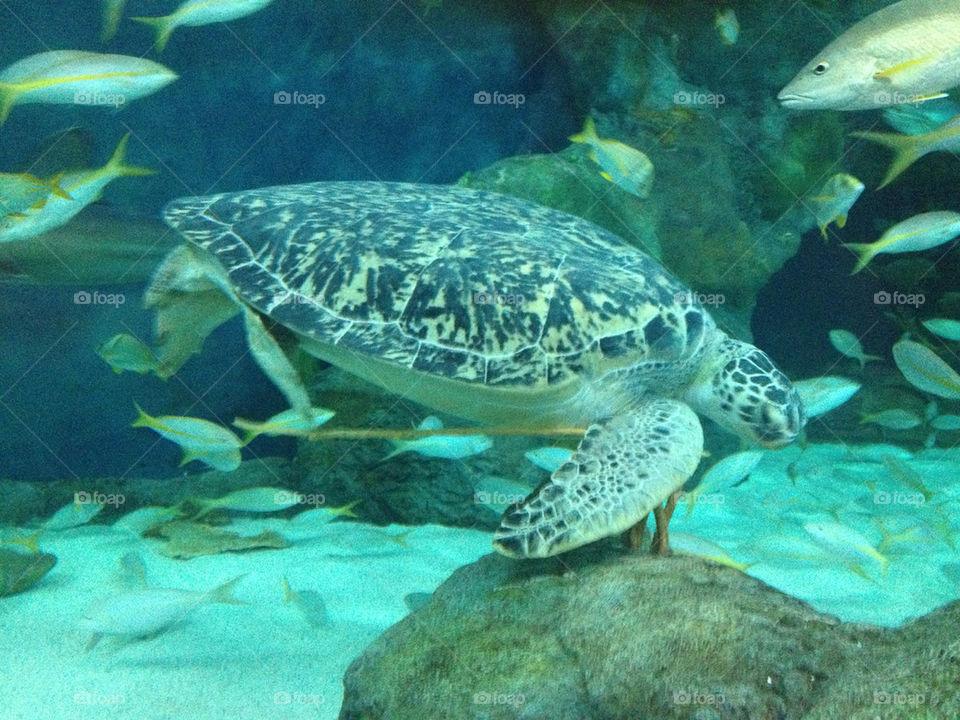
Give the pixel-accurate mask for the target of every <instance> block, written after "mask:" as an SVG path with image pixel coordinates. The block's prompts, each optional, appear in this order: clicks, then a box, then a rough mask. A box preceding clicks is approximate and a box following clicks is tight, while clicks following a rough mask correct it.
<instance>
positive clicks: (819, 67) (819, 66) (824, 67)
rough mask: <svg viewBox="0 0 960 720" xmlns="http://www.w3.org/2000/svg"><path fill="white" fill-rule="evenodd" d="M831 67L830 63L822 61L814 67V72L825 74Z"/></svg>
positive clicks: (815, 73)
mask: <svg viewBox="0 0 960 720" xmlns="http://www.w3.org/2000/svg"><path fill="white" fill-rule="evenodd" d="M829 69H830V63H828V62H820V63H817V66H816V67H815V68H814V69H813V74H814V75H823V74H824V73H825V72H826V71H827V70H829Z"/></svg>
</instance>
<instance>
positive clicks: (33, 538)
mask: <svg viewBox="0 0 960 720" xmlns="http://www.w3.org/2000/svg"><path fill="white" fill-rule="evenodd" d="M42 532H43V530H42V529H41V530H37V531H36V532H35V533H34V534H33V535H30V536H29V537H25V538H23V547H25V548H26V549H27V550H29V551H30V552H32V553H38V552H40V533H42Z"/></svg>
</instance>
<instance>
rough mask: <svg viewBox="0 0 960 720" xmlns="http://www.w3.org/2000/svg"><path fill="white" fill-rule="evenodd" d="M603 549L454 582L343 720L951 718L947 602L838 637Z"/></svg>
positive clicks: (655, 563)
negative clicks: (891, 625) (897, 623)
mask: <svg viewBox="0 0 960 720" xmlns="http://www.w3.org/2000/svg"><path fill="white" fill-rule="evenodd" d="M614 550H615V548H614V545H613V543H607V544H606V545H604V546H602V548H601V549H599V550H598V549H597V548H596V547H594V548H584V549H582V550H581V551H577V552H574V553H570V554H568V555H566V556H564V557H563V559H562V560H561V559H555V558H554V559H548V560H544V561H530V562H516V561H513V560H508V559H506V558H503V557H500V556H497V555H488V556H486V557H483V558H481V559H480V560H479V561H478V562H476V563H474V564H472V565H468V566H466V567H464V568H461V569H460V570H458V571H457V572H456V573H454V574H453V575H452V576H451V577H450V578H449V579H448V580H447V581H446V582H445V583H444V584H443V585H441V586H440V588H438V589H437V591H436V592H435V593H434V595H433V597H432V598H431V600H430V602H429V603H427V604H426V605H425V606H423V607H421V608H420V609H418V610H417V611H416V612H414V613H413V614H411V615H410V616H408V617H407V618H405V619H404V620H403V621H401V622H400V623H398V624H397V625H395V626H394V627H392V628H390V629H389V630H388V631H387V632H386V633H384V634H383V635H382V636H381V637H380V638H379V639H378V640H376V641H375V642H374V643H373V644H372V645H371V646H370V647H369V648H368V649H367V650H366V651H365V652H364V653H363V654H362V655H361V656H359V657H358V658H357V659H356V660H355V661H354V662H353V663H352V664H351V665H350V667H349V669H348V670H347V673H346V675H345V677H344V687H345V694H344V701H343V706H342V710H341V714H340V718H341V720H374V719H379V718H415V717H429V718H441V717H442V718H444V719H445V720H459V719H461V718H462V719H464V720H466V719H468V718H469V719H470V720H477V719H480V718H483V719H485V720H486V719H491V720H493V719H496V718H505V719H506V718H510V719H512V720H516V719H519V718H552V719H556V720H568V719H569V720H573V719H575V718H576V719H578V720H579V719H583V720H587V719H589V720H624V719H625V718H631V719H635V718H649V719H651V720H652V719H654V718H656V720H666V719H668V718H696V719H697V720H706V719H707V718H741V719H743V720H747V719H752V718H756V719H757V720H759V719H760V718H764V719H766V718H780V719H785V720H786V719H790V718H810V719H817V720H821V719H822V720H837V719H838V718H844V720H856V719H858V718H862V719H863V720H866V719H867V718H870V719H871V720H872V719H873V718H879V717H884V718H887V717H930V718H934V717H935V718H948V717H950V718H954V717H960V699H958V692H957V681H958V677H960V641H958V639H957V633H956V627H957V623H958V621H960V603H954V604H952V605H950V606H948V607H947V608H945V609H943V610H940V611H938V612H936V613H933V614H932V615H930V616H928V617H926V618H923V619H922V620H919V621H917V622H914V623H912V624H910V625H908V626H905V627H903V628H901V629H899V630H885V629H880V628H875V627H872V626H867V625H855V624H842V623H840V622H839V621H838V620H837V619H836V618H834V617H832V616H828V615H822V614H820V613H817V612H816V611H814V610H813V609H811V608H810V607H809V606H807V605H806V604H804V603H802V602H800V601H798V600H796V599H793V598H791V597H788V596H786V595H783V594H781V593H779V592H777V591H776V590H773V589H772V588H770V587H768V586H767V585H765V584H763V583H761V582H759V581H758V580H755V579H753V578H750V577H748V576H746V575H743V574H741V573H739V572H738V571H736V570H733V569H731V568H728V567H723V566H719V565H712V564H708V563H706V562H705V561H701V560H699V559H694V558H680V557H669V558H656V557H651V556H647V555H623V554H622V553H620V552H614ZM598 555H602V556H603V557H602V558H599V559H598V557H597V556H598ZM917 708H920V709H921V711H922V712H921V714H917V712H918V709H917ZM881 712H882V715H881V714H880V713H881ZM922 713H928V714H926V715H924V714H922Z"/></svg>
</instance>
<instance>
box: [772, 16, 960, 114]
mask: <svg viewBox="0 0 960 720" xmlns="http://www.w3.org/2000/svg"><path fill="white" fill-rule="evenodd" d="M957 85H960V0H901V1H900V2H896V3H894V4H892V5H889V6H887V7H885V8H882V9H880V10H878V11H876V12H875V13H873V14H872V15H868V16H867V17H866V18H864V19H863V20H861V21H860V22H858V23H856V24H855V25H853V26H852V27H851V28H849V29H848V30H847V31H846V32H844V33H843V34H842V35H840V36H839V37H838V38H836V39H835V40H834V41H833V42H831V43H830V44H829V45H827V46H826V47H825V48H824V49H823V50H822V51H820V52H819V53H817V55H816V56H815V57H814V58H813V59H812V60H811V61H810V62H809V63H807V64H806V65H805V66H804V67H803V69H801V70H800V72H799V73H797V75H796V77H794V78H793V80H791V81H790V82H789V83H787V85H786V87H784V88H783V90H781V91H780V94H779V95H777V99H778V100H780V103H781V104H782V105H783V106H784V107H787V108H795V109H797V110H870V109H873V108H880V107H889V106H890V105H896V104H900V103H906V102H910V103H916V102H919V101H921V100H928V99H933V98H939V97H943V96H944V93H943V91H944V90H949V89H951V88H954V87H956V86H957Z"/></svg>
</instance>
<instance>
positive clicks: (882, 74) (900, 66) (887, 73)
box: [873, 56, 933, 80]
mask: <svg viewBox="0 0 960 720" xmlns="http://www.w3.org/2000/svg"><path fill="white" fill-rule="evenodd" d="M932 59H933V58H931V57H930V56H927V57H922V58H914V59H913V60H906V61H904V62H902V63H897V64H896V65H894V66H893V67H888V68H887V69H885V70H880V71H879V72H876V73H874V75H873V77H874V78H875V79H877V80H881V79H884V78H891V77H893V76H895V75H897V74H899V73H902V72H904V71H906V70H910V69H911V68H915V67H917V66H918V65H923V64H924V63H928V62H930V60H932Z"/></svg>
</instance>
